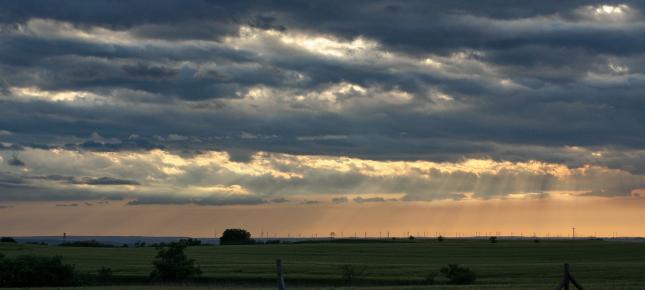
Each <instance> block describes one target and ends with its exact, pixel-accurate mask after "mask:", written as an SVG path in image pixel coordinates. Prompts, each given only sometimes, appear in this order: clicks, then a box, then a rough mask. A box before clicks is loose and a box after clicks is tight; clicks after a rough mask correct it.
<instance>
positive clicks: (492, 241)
mask: <svg viewBox="0 0 645 290" xmlns="http://www.w3.org/2000/svg"><path fill="white" fill-rule="evenodd" d="M488 240H489V241H490V242H491V243H493V244H494V243H497V237H490V238H489V239H488Z"/></svg>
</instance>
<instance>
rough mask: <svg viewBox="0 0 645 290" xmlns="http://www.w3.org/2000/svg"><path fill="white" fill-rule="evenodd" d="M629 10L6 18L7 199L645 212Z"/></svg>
mask: <svg viewBox="0 0 645 290" xmlns="http://www.w3.org/2000/svg"><path fill="white" fill-rule="evenodd" d="M644 12H645V6H644V5H643V3H642V2H640V1H621V2H616V1H605V2H597V1H566V2H563V1H548V3H544V1H542V2H540V3H526V2H518V1H493V2H486V3H484V2H478V1H473V2H464V1H432V2H429V1H349V2H348V1H337V2H335V1H293V2H291V1H275V2H271V1H257V2H256V1H234V2H231V1H206V0H205V1H156V2H154V3H152V4H151V3H150V2H147V1H128V2H113V1H83V2H77V1H48V2H45V3H43V2H41V1H1V2H0V151H1V152H0V156H1V161H2V163H1V165H0V166H1V168H2V171H0V187H1V188H2V190H1V191H0V200H7V201H20V200H57V201H60V200H90V199H127V200H128V203H129V204H130V205H133V206H135V205H145V204H170V203H172V204H174V203H179V204H185V203H192V204H202V205H234V204H242V205H255V204H263V203H285V202H295V203H313V202H318V201H325V202H333V203H347V202H356V203H368V202H389V201H393V200H397V201H419V200H436V199H467V198H492V197H504V198H506V197H514V196H532V197H542V196H545V195H549V194H555V193H569V194H593V195H609V196H612V195H638V194H639V193H640V192H642V188H644V187H645V186H644V184H643V180H644V176H643V174H645V166H644V164H645V163H644V162H643V161H644V160H645V130H644V129H643V128H645V126H643V124H645V114H643V112H644V110H645V98H644V97H643V94H642V91H643V90H644V89H645V71H643V69H642V68H643V67H645V57H644V56H645V54H644V52H645V33H644V31H645V15H644V14H643V13H644Z"/></svg>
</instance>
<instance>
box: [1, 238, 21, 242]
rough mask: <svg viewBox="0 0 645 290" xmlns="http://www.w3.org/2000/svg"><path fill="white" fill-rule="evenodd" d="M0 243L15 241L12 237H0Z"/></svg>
mask: <svg viewBox="0 0 645 290" xmlns="http://www.w3.org/2000/svg"><path fill="white" fill-rule="evenodd" d="M0 243H17V242H16V240H15V239H14V238H12V237H2V238H0Z"/></svg>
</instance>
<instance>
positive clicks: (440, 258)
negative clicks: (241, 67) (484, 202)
mask: <svg viewBox="0 0 645 290" xmlns="http://www.w3.org/2000/svg"><path fill="white" fill-rule="evenodd" d="M0 253H2V254H4V255H6V256H16V255H21V254H33V255H45V256H53V255H60V256H63V259H64V262H65V263H72V264H76V268H77V269H78V270H79V271H82V272H87V273H96V271H97V270H98V269H99V268H101V267H109V268H111V269H112V271H113V273H114V276H115V279H116V280H117V281H119V283H122V284H123V285H127V284H130V285H133V286H110V287H94V288H83V289H147V288H155V289H193V287H194V289H205V288H204V286H206V285H213V284H217V285H218V289H238V288H245V289H256V288H257V289H274V288H275V287H273V285H274V281H275V259H277V258H280V259H282V260H283V261H284V267H285V279H286V284H287V286H288V288H294V287H311V288H313V289H330V288H332V287H334V288H336V287H338V286H341V285H342V280H341V270H340V268H341V266H342V265H345V264H352V265H356V266H357V267H365V273H364V274H363V275H362V276H361V277H360V281H359V282H358V283H356V284H358V285H356V286H360V288H356V289H364V288H363V287H366V288H367V287H369V289H410V290H412V289H552V288H554V287H555V286H556V285H557V284H558V282H559V281H560V280H561V278H562V264H563V263H564V262H568V263H570V264H571V265H572V272H573V274H574V276H575V277H576V278H577V279H578V281H579V282H580V283H581V284H582V285H583V286H585V288H586V289H645V243H621V242H607V241H541V242H540V243H534V242H533V241H499V242H497V243H494V244H492V243H489V242H487V241H474V240H446V241H444V242H442V243H440V242H438V241H436V240H427V241H415V242H410V243H407V242H406V243H403V242H383V243H374V242H371V243H312V244H280V245H245V246H201V247H190V248H189V249H188V250H187V254H188V256H189V257H191V258H194V259H196V260H197V264H199V266H200V267H201V268H202V270H203V272H204V274H203V277H204V278H203V281H202V283H205V284H206V285H194V286H191V287H188V286H183V285H182V286H180V285H170V286H154V285H153V286H150V285H147V286H144V283H145V280H146V277H147V276H148V275H149V273H150V271H151V270H152V265H151V261H152V260H153V259H154V256H155V253H156V251H155V249H154V248H73V247H57V246H35V245H22V244H21V245H17V244H0ZM448 263H458V264H460V265H463V266H466V267H469V268H471V269H472V270H474V271H475V273H476V274H477V281H476V284H475V285H470V286H446V285H433V286H432V285H423V284H422V283H423V281H424V280H425V278H426V277H427V276H428V275H430V274H432V273H436V272H437V271H438V269H439V268H440V267H441V266H443V265H446V264H448ZM317 287H318V288H317Z"/></svg>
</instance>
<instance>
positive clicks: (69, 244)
mask: <svg viewBox="0 0 645 290" xmlns="http://www.w3.org/2000/svg"><path fill="white" fill-rule="evenodd" d="M60 246H61V247H87V248H114V245H109V244H103V243H100V242H98V241H96V240H89V241H74V242H65V243H62V244H60Z"/></svg>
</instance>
